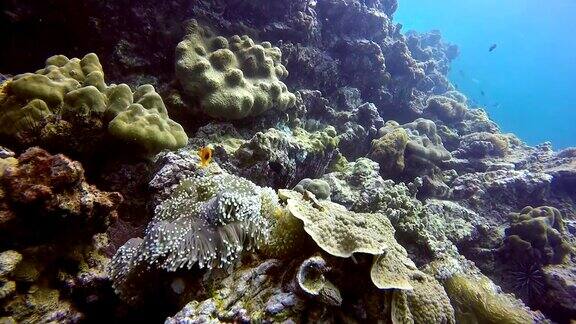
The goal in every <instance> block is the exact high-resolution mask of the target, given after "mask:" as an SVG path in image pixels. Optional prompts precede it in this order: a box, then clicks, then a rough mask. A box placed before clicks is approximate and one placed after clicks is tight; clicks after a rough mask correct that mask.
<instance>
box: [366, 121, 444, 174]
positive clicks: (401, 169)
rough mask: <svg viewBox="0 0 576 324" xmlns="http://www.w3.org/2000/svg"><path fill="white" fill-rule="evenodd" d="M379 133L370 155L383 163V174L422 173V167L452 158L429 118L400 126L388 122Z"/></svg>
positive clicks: (431, 166) (373, 142)
mask: <svg viewBox="0 0 576 324" xmlns="http://www.w3.org/2000/svg"><path fill="white" fill-rule="evenodd" d="M380 136H381V137H380V138H379V139H376V140H374V141H372V151H371V153H370V157H371V158H373V159H374V160H375V161H377V162H379V163H382V165H383V167H382V169H381V171H382V172H383V173H384V174H386V175H390V176H398V175H399V174H402V173H409V174H416V175H422V174H423V171H422V170H428V169H431V168H433V167H434V166H435V165H436V164H438V163H440V162H442V161H446V160H449V159H450V158H451V155H450V152H448V151H447V150H446V149H445V148H444V146H443V145H442V139H441V138H440V136H438V133H437V130H436V124H435V123H434V122H433V121H431V120H428V119H423V118H419V119H416V120H415V121H413V122H411V123H407V124H403V125H400V124H398V123H397V122H395V121H388V122H387V123H386V124H385V125H384V127H382V128H381V129H380Z"/></svg>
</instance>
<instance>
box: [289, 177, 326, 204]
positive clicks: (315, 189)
mask: <svg viewBox="0 0 576 324" xmlns="http://www.w3.org/2000/svg"><path fill="white" fill-rule="evenodd" d="M294 191H298V192H299V193H302V194H303V193H304V191H310V192H311V193H313V194H314V196H316V198H318V199H330V185H329V184H328V182H326V181H324V180H322V179H309V178H304V179H302V180H300V182H298V184H297V185H296V186H295V187H294Z"/></svg>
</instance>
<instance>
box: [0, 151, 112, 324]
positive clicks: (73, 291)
mask: <svg viewBox="0 0 576 324" xmlns="http://www.w3.org/2000/svg"><path fill="white" fill-rule="evenodd" d="M121 201H122V197H121V196H120V194H118V193H115V192H104V191H100V190H98V189H97V188H96V187H94V186H92V185H89V184H88V183H86V179H85V177H84V170H83V169H82V167H81V165H80V163H78V162H76V161H72V160H70V159H68V158H66V157H65V156H63V155H60V154H59V155H50V154H49V153H48V152H46V151H44V150H42V149H40V148H30V149H28V150H26V151H25V152H23V153H22V154H20V156H18V157H17V159H16V163H13V164H11V165H8V166H7V167H6V168H5V170H4V172H3V173H2V174H0V251H2V252H0V314H1V315H0V316H9V318H11V319H12V320H14V321H16V322H22V323H37V322H50V321H57V320H58V319H60V318H67V319H70V320H71V319H74V321H78V320H80V319H81V318H83V316H84V309H83V307H82V301H81V300H82V298H88V296H90V295H92V296H93V297H92V298H95V299H98V298H100V297H103V296H104V295H105V291H106V288H105V287H106V282H107V278H106V271H105V268H106V265H107V262H108V260H109V259H108V258H107V257H106V256H105V255H104V254H103V249H104V248H105V247H106V245H107V237H106V236H105V234H102V232H104V231H106V229H107V227H108V224H109V223H110V222H111V221H112V220H113V219H115V218H116V209H117V208H118V205H119V204H120V203H121ZM4 319H5V318H0V321H3V320H4Z"/></svg>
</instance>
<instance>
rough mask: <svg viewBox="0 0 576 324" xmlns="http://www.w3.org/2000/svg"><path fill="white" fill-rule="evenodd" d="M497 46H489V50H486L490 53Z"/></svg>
mask: <svg viewBox="0 0 576 324" xmlns="http://www.w3.org/2000/svg"><path fill="white" fill-rule="evenodd" d="M497 46H498V45H496V44H492V46H490V48H489V49H488V52H492V51H493V50H495V49H496V47H497Z"/></svg>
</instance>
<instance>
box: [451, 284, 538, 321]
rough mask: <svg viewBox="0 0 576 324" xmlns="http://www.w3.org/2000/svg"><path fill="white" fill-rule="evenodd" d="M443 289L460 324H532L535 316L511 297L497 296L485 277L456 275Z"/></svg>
mask: <svg viewBox="0 0 576 324" xmlns="http://www.w3.org/2000/svg"><path fill="white" fill-rule="evenodd" d="M444 288H445V289H446V292H447V293H448V296H449V297H450V300H451V301H452V304H453V305H454V308H455V309H456V318H457V320H458V322H459V323H460V322H461V323H494V324H496V323H508V324H513V323H514V324H521V323H533V322H534V321H535V318H534V315H533V314H532V313H531V312H530V311H529V309H528V308H526V307H524V306H523V305H522V304H521V303H519V302H518V301H516V300H514V299H513V298H512V297H511V296H509V295H505V294H502V293H498V291H497V290H496V287H495V286H494V284H493V283H492V282H491V281H490V280H489V279H488V278H486V277H480V278H474V277H470V276H466V275H461V274H458V275H454V276H452V277H450V278H448V279H447V280H446V281H445V282H444Z"/></svg>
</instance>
